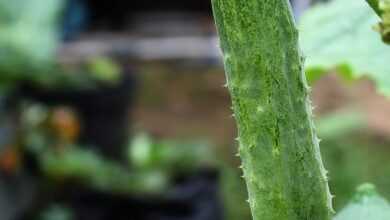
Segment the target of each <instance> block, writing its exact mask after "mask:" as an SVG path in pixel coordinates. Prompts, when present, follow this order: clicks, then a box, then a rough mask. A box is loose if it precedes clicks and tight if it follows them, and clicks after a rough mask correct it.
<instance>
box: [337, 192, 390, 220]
mask: <svg viewBox="0 0 390 220" xmlns="http://www.w3.org/2000/svg"><path fill="white" fill-rule="evenodd" d="M389 219H390V204H389V203H388V202H387V201H386V200H385V199H384V198H382V197H381V196H379V194H378V193H377V192H376V190H375V187H374V186H373V185H372V184H363V185H361V186H360V187H358V189H357V193H356V195H355V198H353V199H352V201H351V203H350V204H349V205H347V207H345V208H344V209H343V210H342V211H341V212H340V213H339V214H338V215H337V216H336V217H335V218H334V220H389Z"/></svg>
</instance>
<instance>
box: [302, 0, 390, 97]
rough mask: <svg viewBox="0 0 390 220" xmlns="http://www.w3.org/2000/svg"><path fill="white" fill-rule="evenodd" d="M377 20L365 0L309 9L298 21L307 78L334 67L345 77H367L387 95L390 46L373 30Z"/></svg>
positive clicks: (389, 89) (340, 1)
mask: <svg viewBox="0 0 390 220" xmlns="http://www.w3.org/2000/svg"><path fill="white" fill-rule="evenodd" d="M377 22H378V17H377V15H376V14H375V12H374V11H373V10H372V9H370V7H368V5H367V3H365V2H364V0H333V1H330V2H329V3H322V4H318V5H316V6H314V7H313V8H311V9H309V10H308V11H307V12H306V13H305V14H304V15H303V16H302V18H301V20H300V25H299V30H300V40H301V43H300V44H301V45H302V49H303V52H304V54H305V55H306V56H307V58H306V66H307V68H306V73H307V78H308V80H309V82H313V81H315V80H316V79H318V78H320V77H321V76H322V75H323V74H325V73H327V72H329V70H330V69H335V70H336V71H337V73H339V74H340V75H341V76H342V77H343V78H345V79H347V80H352V79H357V78H361V77H368V78H370V79H371V80H373V81H374V82H375V83H376V85H377V89H378V91H379V92H380V93H381V94H384V95H390V80H389V79H390V78H389V77H388V74H389V73H390V66H389V65H388V59H389V57H390V48H389V47H388V46H387V45H385V44H383V43H382V42H381V41H379V40H378V36H377V34H376V33H375V32H374V31H372V26H373V25H374V24H375V23H377Z"/></svg>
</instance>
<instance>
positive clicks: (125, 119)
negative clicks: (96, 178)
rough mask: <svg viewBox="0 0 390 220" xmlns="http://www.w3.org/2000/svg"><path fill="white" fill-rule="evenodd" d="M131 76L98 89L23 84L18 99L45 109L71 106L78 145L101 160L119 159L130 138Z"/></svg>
mask: <svg viewBox="0 0 390 220" xmlns="http://www.w3.org/2000/svg"><path fill="white" fill-rule="evenodd" d="M135 81H136V80H135V77H134V74H131V73H125V74H123V80H122V81H121V82H120V84H118V85H115V86H110V85H103V84H102V85H100V86H99V87H98V88H97V89H43V88H39V87H36V86H33V85H31V84H28V83H26V84H24V85H23V86H22V87H21V89H20V92H19V94H18V96H20V97H22V98H27V99H30V100H34V101H37V102H41V103H43V104H45V105H48V106H58V105H59V106H64V105H66V106H70V107H72V108H73V109H74V110H75V111H77V113H78V114H80V119H81V125H82V130H81V137H80V140H79V143H80V144H83V145H87V146H90V147H94V148H95V149H94V150H96V151H97V152H99V153H101V155H103V156H104V157H107V158H110V159H115V160H121V159H122V158H121V154H122V152H123V151H122V149H123V147H124V146H125V145H126V144H127V142H128V137H129V129H128V128H129V124H130V121H129V113H130V108H131V106H132V102H133V99H134V97H135V91H136V89H135V87H136V83H135Z"/></svg>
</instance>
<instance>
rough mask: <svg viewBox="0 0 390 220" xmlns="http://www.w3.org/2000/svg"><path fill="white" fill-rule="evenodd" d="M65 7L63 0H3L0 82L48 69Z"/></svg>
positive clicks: (51, 61) (40, 72)
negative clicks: (62, 10) (60, 17)
mask: <svg viewBox="0 0 390 220" xmlns="http://www.w3.org/2000/svg"><path fill="white" fill-rule="evenodd" d="M62 7H63V1H62V0H50V1H41V0H13V1H8V0H1V1H0V51H1V52H0V82H2V83H4V82H6V81H9V80H19V79H22V78H25V77H31V76H34V75H35V76H36V77H39V76H38V75H37V74H46V73H47V71H48V68H49V67H51V66H52V65H53V63H54V58H55V53H56V48H57V45H58V42H59V41H58V38H59V36H58V30H57V28H58V21H59V15H60V13H61V9H62Z"/></svg>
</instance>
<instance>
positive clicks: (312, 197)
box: [212, 0, 332, 220]
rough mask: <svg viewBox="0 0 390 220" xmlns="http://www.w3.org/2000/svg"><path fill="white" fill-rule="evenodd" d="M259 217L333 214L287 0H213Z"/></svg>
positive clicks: (275, 219) (298, 219) (274, 219)
mask: <svg viewBox="0 0 390 220" xmlns="http://www.w3.org/2000/svg"><path fill="white" fill-rule="evenodd" d="M212 4H213V11H214V17H215V21H216V26H217V29H218V33H219V36H220V44H221V49H222V52H223V54H224V64H225V71H226V78H227V86H228V88H229V91H230V93H231V99H232V103H233V111H234V114H235V117H236V121H237V125H238V133H239V138H238V140H239V144H240V147H239V154H240V156H241V158H242V163H243V164H242V168H243V172H244V178H245V180H246V183H247V188H248V194H249V203H250V207H251V211H252V215H253V219H254V220H329V219H330V218H331V212H332V207H331V197H332V196H331V195H330V193H329V187H328V183H327V177H326V171H325V169H324V167H323V164H322V160H321V156H320V151H319V140H318V138H317V136H316V134H315V131H314V126H313V122H312V118H311V117H312V112H311V103H310V100H309V98H308V91H309V88H308V86H307V83H306V79H305V76H304V73H303V58H302V56H301V53H300V50H299V47H298V31H297V29H296V26H295V23H294V20H293V18H292V14H291V8H290V5H289V3H288V0H212Z"/></svg>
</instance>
